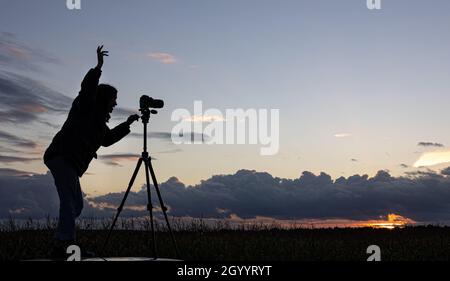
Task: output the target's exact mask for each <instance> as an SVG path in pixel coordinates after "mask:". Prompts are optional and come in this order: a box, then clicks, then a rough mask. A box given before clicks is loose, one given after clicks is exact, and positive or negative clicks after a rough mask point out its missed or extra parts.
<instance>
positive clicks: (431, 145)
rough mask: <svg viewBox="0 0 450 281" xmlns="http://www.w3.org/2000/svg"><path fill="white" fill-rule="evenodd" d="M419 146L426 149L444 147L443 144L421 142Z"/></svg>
mask: <svg viewBox="0 0 450 281" xmlns="http://www.w3.org/2000/svg"><path fill="white" fill-rule="evenodd" d="M417 145H418V146H425V147H444V145H443V144H441V143H437V142H419V143H418V144H417Z"/></svg>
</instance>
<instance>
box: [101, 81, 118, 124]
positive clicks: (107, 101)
mask: <svg viewBox="0 0 450 281" xmlns="http://www.w3.org/2000/svg"><path fill="white" fill-rule="evenodd" d="M116 100H117V89H116V88H114V87H113V86H111V85H108V84H99V85H98V87H97V101H96V103H97V109H98V110H99V112H100V113H101V114H104V115H105V118H106V121H108V120H109V117H110V116H109V115H110V113H111V112H112V111H113V109H114V107H115V106H116V105H117V102H116Z"/></svg>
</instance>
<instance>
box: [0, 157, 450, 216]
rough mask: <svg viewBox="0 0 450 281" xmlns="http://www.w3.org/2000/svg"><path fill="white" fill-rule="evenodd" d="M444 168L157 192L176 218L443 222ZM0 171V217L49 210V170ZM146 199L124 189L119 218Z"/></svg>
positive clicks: (248, 179) (209, 183) (448, 186)
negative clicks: (41, 172) (390, 217)
mask: <svg viewBox="0 0 450 281" xmlns="http://www.w3.org/2000/svg"><path fill="white" fill-rule="evenodd" d="M110 158H114V156H111V157H110ZM2 172H3V173H4V174H2ZM445 173H446V172H444V173H440V174H437V173H434V172H430V171H426V172H415V173H409V174H408V175H407V176H401V177H393V176H391V175H390V174H389V172H387V171H379V172H378V173H377V174H376V175H375V176H374V177H369V176H367V175H353V176H350V177H347V178H345V177H340V178H338V179H336V180H333V179H331V177H330V176H329V175H328V174H326V173H323V172H322V173H320V174H319V175H315V174H313V173H311V172H308V171H305V172H303V173H302V175H301V176H300V177H299V178H295V179H286V178H278V177H273V176H272V175H270V174H268V173H265V172H256V171H251V170H240V171H238V172H236V173H235V174H230V175H216V176H213V177H211V178H209V179H207V180H204V181H202V182H201V183H199V184H197V185H194V186H186V185H185V184H183V183H182V182H180V181H179V180H178V179H177V178H175V177H172V178H170V179H169V180H167V181H166V182H163V183H161V184H160V190H161V193H162V196H163V199H164V202H165V203H166V204H167V206H168V208H169V214H170V215H172V216H177V217H203V218H229V217H232V216H238V217H241V218H244V219H251V218H256V217H269V218H274V219H290V220H292V219H298V220H301V219H317V220H324V219H325V220H327V219H351V220H376V219H378V218H379V217H380V216H386V215H388V214H398V215H401V216H403V217H407V218H410V219H412V220H414V221H417V222H442V221H450V201H449V200H448V198H450V176H448V175H446V174H445ZM0 174H1V175H2V177H1V178H0V217H5V216H6V217H8V216H9V215H10V214H11V212H13V211H14V210H22V211H21V212H20V213H19V214H17V213H14V215H15V216H16V215H17V216H24V217H26V216H31V217H39V216H45V215H46V214H48V213H49V214H56V212H57V209H58V208H57V202H58V201H57V197H56V196H57V195H56V192H55V190H54V187H53V179H52V177H51V175H50V174H49V173H47V174H45V175H29V174H28V175H27V174H26V173H21V172H19V171H17V172H16V171H14V170H0ZM152 192H154V189H153V188H152ZM123 195H124V193H123V192H120V193H110V194H106V195H102V196H97V197H92V198H89V199H85V200H86V204H85V206H86V210H85V211H84V212H83V215H84V216H91V215H92V216H98V217H103V216H107V217H110V216H112V215H114V214H115V212H116V207H117V206H118V205H119V203H120V201H121V200H122V198H123ZM146 204H147V194H146V190H145V189H144V188H142V189H141V190H140V191H132V192H130V194H129V197H128V199H127V202H126V206H127V209H126V210H124V212H123V216H145V215H146V211H145V208H142V207H143V206H144V207H145V205H146ZM156 215H157V216H160V215H161V213H160V212H156Z"/></svg>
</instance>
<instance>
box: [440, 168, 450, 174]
mask: <svg viewBox="0 0 450 281" xmlns="http://www.w3.org/2000/svg"><path fill="white" fill-rule="evenodd" d="M441 174H442V175H446V176H450V167H447V168H445V169H443V170H442V171H441Z"/></svg>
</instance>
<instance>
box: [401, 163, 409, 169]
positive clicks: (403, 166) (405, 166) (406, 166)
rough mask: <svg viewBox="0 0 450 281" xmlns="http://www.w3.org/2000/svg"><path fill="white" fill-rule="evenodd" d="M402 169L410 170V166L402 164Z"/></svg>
mask: <svg viewBox="0 0 450 281" xmlns="http://www.w3.org/2000/svg"><path fill="white" fill-rule="evenodd" d="M400 167H402V168H405V169H406V168H409V166H408V165H406V164H403V163H402V164H400Z"/></svg>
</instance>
